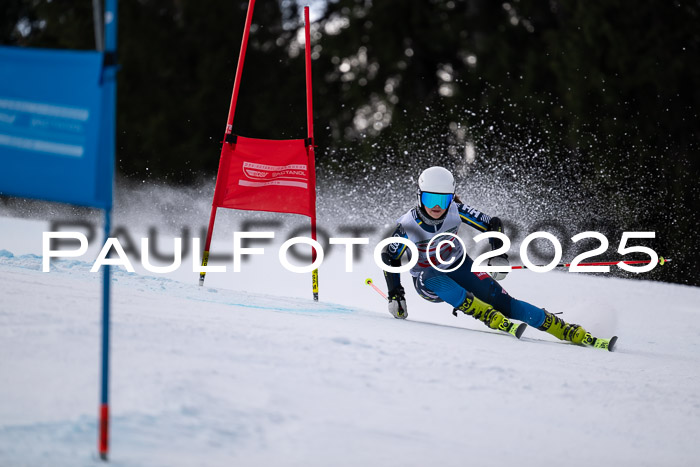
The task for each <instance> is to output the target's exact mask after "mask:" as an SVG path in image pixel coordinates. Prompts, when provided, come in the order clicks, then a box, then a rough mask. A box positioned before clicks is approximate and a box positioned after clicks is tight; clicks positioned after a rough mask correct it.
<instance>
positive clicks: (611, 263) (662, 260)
mask: <svg viewBox="0 0 700 467" xmlns="http://www.w3.org/2000/svg"><path fill="white" fill-rule="evenodd" d="M670 261H671V260H670V259H669V258H664V257H663V256H662V257H661V258H659V264H660V265H661V266H663V265H664V264H666V263H668V262H670ZM650 262H651V260H649V259H644V260H638V261H605V262H600V263H579V264H578V265H579V266H615V265H616V264H619V263H624V264H648V263H650ZM569 266H571V263H559V264H557V265H556V266H554V267H555V268H568V267H569ZM538 267H542V266H538ZM510 268H511V269H528V267H527V266H524V265H520V266H511V267H510Z"/></svg>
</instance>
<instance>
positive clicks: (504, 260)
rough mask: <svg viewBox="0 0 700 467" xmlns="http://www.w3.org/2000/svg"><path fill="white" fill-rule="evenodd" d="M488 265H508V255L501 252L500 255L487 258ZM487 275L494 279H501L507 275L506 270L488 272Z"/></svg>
mask: <svg viewBox="0 0 700 467" xmlns="http://www.w3.org/2000/svg"><path fill="white" fill-rule="evenodd" d="M488 265H489V266H510V261H508V255H507V254H505V253H504V254H502V255H501V256H496V257H493V258H491V259H489V262H488ZM489 275H490V276H491V277H493V278H494V279H496V280H497V281H502V280H503V279H505V278H506V276H507V275H508V272H507V271H506V272H489Z"/></svg>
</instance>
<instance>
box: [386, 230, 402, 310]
mask: <svg viewBox="0 0 700 467" xmlns="http://www.w3.org/2000/svg"><path fill="white" fill-rule="evenodd" d="M392 237H403V238H408V235H407V234H406V231H405V230H404V229H403V227H402V226H401V224H398V225H397V226H396V229H394V233H393V234H392ZM405 251H406V245H404V244H403V243H398V242H397V243H390V244H389V245H387V246H386V247H384V250H382V262H384V264H386V265H387V266H393V267H398V266H401V257H402V256H403V254H404V252H405ZM384 279H385V280H386V288H387V290H388V291H389V294H388V296H389V313H391V314H392V316H394V318H400V319H404V318H406V316H408V311H407V309H406V299H405V298H404V290H403V287H402V286H401V276H400V275H399V274H398V273H396V272H387V271H384Z"/></svg>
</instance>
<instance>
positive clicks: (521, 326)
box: [515, 323, 527, 339]
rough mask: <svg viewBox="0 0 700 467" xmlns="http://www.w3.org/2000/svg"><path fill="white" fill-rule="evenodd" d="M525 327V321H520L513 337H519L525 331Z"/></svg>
mask: <svg viewBox="0 0 700 467" xmlns="http://www.w3.org/2000/svg"><path fill="white" fill-rule="evenodd" d="M526 327H527V324H525V323H520V325H519V326H518V328H517V329H516V330H515V337H517V338H518V339H520V336H522V335H523V333H524V332H525V328H526Z"/></svg>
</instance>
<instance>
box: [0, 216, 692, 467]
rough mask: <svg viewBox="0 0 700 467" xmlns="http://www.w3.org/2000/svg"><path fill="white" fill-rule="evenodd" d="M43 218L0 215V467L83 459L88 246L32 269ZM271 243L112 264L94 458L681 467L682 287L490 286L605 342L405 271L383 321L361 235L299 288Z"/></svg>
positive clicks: (586, 282) (684, 439) (90, 440)
mask: <svg viewBox="0 0 700 467" xmlns="http://www.w3.org/2000/svg"><path fill="white" fill-rule="evenodd" d="M44 230H48V223H47V222H44V221H37V220H26V219H17V218H9V217H4V218H0V466H13V467H14V466H88V465H100V464H101V462H100V461H99V460H97V456H96V449H97V432H98V430H97V414H98V405H99V357H100V353H99V352H100V316H101V311H100V297H101V274H99V273H90V272H89V270H90V267H91V266H92V261H94V258H95V254H96V251H97V250H98V249H99V248H98V247H99V245H92V244H91V247H90V251H89V252H88V254H86V255H85V256H84V257H81V258H76V259H75V260H58V261H54V262H53V263H52V265H51V271H50V272H48V273H44V272H42V271H41V257H40V254H41V232H42V231H44ZM224 230H225V229H224ZM262 230H264V229H262ZM229 234H230V231H229V232H227V234H226V235H225V236H221V237H219V239H218V240H217V241H216V242H215V248H216V250H215V248H213V249H212V251H224V250H225V249H226V248H228V249H229V250H230V249H231V243H232V242H231V239H230V235H229ZM346 236H347V235H346ZM170 240H172V236H171V237H170ZM281 240H282V239H281V238H277V237H276V239H275V241H274V242H273V243H270V244H266V245H264V248H265V251H266V253H265V255H258V256H255V257H252V258H251V259H250V260H249V261H246V262H244V264H243V266H242V272H241V273H233V272H232V271H231V269H232V264H231V263H227V266H228V268H229V272H227V273H219V274H209V275H208V276H207V282H206V284H205V286H204V287H199V286H198V285H197V274H195V273H193V272H192V270H191V260H190V259H187V258H185V259H184V260H183V266H182V267H181V268H180V270H179V271H178V272H177V273H172V274H169V275H156V274H146V273H145V272H144V271H143V268H141V267H140V266H139V265H138V264H136V263H138V259H135V260H134V263H135V267H136V269H137V272H136V273H128V272H126V271H125V270H124V269H123V268H121V267H116V268H113V269H114V277H113V294H112V304H113V309H112V326H113V327H112V345H111V351H112V371H111V405H110V407H111V414H112V424H111V436H110V437H111V447H110V464H111V465H115V466H230V465H240V466H304V467H306V466H328V465H335V466H358V465H363V466H426V465H440V466H463V465H479V466H491V465H493V466H504V465H523V466H541V465H567V466H584V465H591V464H605V465H614V466H616V467H622V466H659V465H664V466H696V465H700V443H698V432H699V431H700V319H699V318H700V314H699V311H698V303H700V289H698V288H693V287H687V286H680V285H669V284H662V283H655V282H650V281H634V280H625V279H616V278H610V277H602V276H595V277H592V276H587V275H585V274H573V273H566V272H550V273H545V274H536V273H533V272H529V271H519V272H513V273H511V274H510V275H509V276H508V277H507V278H506V279H505V280H504V281H503V282H502V284H503V286H504V287H505V288H506V289H507V290H508V292H509V293H510V294H511V295H513V296H515V297H518V298H521V299H523V300H527V301H530V302H531V303H533V304H536V305H539V306H544V307H546V308H547V309H549V310H550V311H555V312H564V314H563V315H562V317H563V318H564V319H566V320H567V321H570V322H577V323H580V324H582V325H583V326H585V327H586V328H587V329H588V330H590V331H591V332H592V333H593V334H595V335H600V336H603V337H610V336H612V335H613V334H615V335H618V336H619V338H620V339H619V342H618V348H617V351H616V352H612V353H611V352H606V351H601V350H596V349H589V348H582V347H577V346H573V345H570V344H566V343H560V342H558V341H555V340H554V339H553V338H550V336H548V335H546V334H544V333H542V332H540V331H537V330H536V329H532V328H528V329H527V330H526V331H525V334H524V336H523V338H522V339H521V340H520V341H519V340H516V339H515V338H513V337H512V336H509V335H506V334H501V333H497V332H494V331H491V330H489V329H487V328H486V327H485V326H483V325H482V324H480V323H478V322H476V321H474V320H473V319H472V318H469V317H467V316H460V317H454V316H452V314H451V309H450V307H449V306H447V305H444V304H442V305H438V304H431V303H428V302H426V301H423V300H422V299H420V298H419V297H418V296H417V295H416V294H415V293H414V292H413V291H412V286H411V285H410V280H409V278H408V277H406V275H405V274H404V284H405V285H406V286H407V290H409V293H408V307H409V318H408V319H407V320H406V321H400V320H395V319H394V318H392V317H391V316H390V315H389V314H388V312H387V311H386V304H385V303H384V302H383V301H382V299H381V298H380V297H379V296H378V295H377V294H376V292H374V291H373V290H371V289H370V288H369V287H367V286H366V285H365V284H364V279H365V278H367V277H372V278H373V279H374V280H375V282H376V283H377V284H378V285H380V286H382V287H383V286H384V284H383V280H382V276H381V273H380V271H379V269H378V268H377V266H376V265H375V264H374V262H373V260H372V259H371V254H370V253H371V250H370V249H369V247H366V248H367V249H366V250H364V251H363V255H362V257H361V259H360V260H359V261H358V262H356V263H355V264H354V269H353V272H345V265H344V261H345V258H344V255H343V254H342V251H340V250H338V251H335V252H334V253H333V254H332V255H328V257H327V259H326V261H325V262H324V263H323V266H321V269H320V292H321V293H320V301H319V302H318V303H314V302H313V301H312V300H311V299H310V298H311V290H310V287H311V279H310V275H308V274H294V273H291V272H287V271H285V270H284V269H283V268H282V267H281V266H280V264H279V261H278V259H277V248H278V245H279V244H280V243H281ZM165 241H166V240H164V242H165ZM372 242H374V240H373V241H372ZM222 264H223V263H222ZM665 267H672V265H670V266H665Z"/></svg>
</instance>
